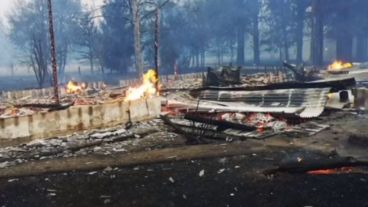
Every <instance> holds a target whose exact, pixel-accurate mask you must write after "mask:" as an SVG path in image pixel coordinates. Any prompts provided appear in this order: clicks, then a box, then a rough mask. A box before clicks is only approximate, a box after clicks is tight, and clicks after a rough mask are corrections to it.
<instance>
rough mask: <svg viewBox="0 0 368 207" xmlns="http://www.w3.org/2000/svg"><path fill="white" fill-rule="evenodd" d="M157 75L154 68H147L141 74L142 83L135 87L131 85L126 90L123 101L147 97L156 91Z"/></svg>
mask: <svg viewBox="0 0 368 207" xmlns="http://www.w3.org/2000/svg"><path fill="white" fill-rule="evenodd" d="M157 83H158V79H157V75H156V72H155V71H154V70H149V71H148V72H147V73H146V74H144V75H143V84H142V85H140V86H137V87H131V88H129V89H128V90H127V92H126V98H125V101H134V100H138V99H141V98H149V97H152V96H154V95H156V94H157V93H158V91H157V89H156V84H157Z"/></svg>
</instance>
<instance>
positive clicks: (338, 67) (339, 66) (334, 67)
mask: <svg viewBox="0 0 368 207" xmlns="http://www.w3.org/2000/svg"><path fill="white" fill-rule="evenodd" d="M352 67H353V64H351V63H344V62H342V61H335V62H333V63H332V64H331V65H329V66H328V68H327V70H328V71H333V72H336V71H342V70H344V69H349V68H352Z"/></svg>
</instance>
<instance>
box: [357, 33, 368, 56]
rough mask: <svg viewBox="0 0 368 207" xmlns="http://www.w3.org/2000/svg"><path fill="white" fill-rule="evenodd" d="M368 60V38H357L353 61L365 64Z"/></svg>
mask: <svg viewBox="0 0 368 207" xmlns="http://www.w3.org/2000/svg"><path fill="white" fill-rule="evenodd" d="M367 59H368V38H367V37H366V36H365V35H359V36H358V37H357V47H356V52H355V61H358V62H365V61H367Z"/></svg>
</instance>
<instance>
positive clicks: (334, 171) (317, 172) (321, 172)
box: [308, 167, 353, 175]
mask: <svg viewBox="0 0 368 207" xmlns="http://www.w3.org/2000/svg"><path fill="white" fill-rule="evenodd" d="M352 171H353V170H352V168H351V167H342V168H337V169H324V170H312V171H308V174H310V175H334V174H348V173H351V172H352Z"/></svg>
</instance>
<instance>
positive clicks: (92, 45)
mask: <svg viewBox="0 0 368 207" xmlns="http://www.w3.org/2000/svg"><path fill="white" fill-rule="evenodd" d="M78 26H79V27H78V37H79V38H78V39H77V40H76V41H77V45H78V46H79V51H78V52H79V54H80V59H81V60H87V61H88V62H89V65H90V70H91V72H92V73H93V72H94V69H95V61H96V59H97V57H98V54H97V51H98V44H99V43H98V37H99V34H98V26H97V25H96V22H95V17H94V15H93V13H91V12H84V14H83V15H82V17H81V18H80V20H79V24H78Z"/></svg>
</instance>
